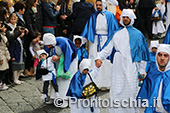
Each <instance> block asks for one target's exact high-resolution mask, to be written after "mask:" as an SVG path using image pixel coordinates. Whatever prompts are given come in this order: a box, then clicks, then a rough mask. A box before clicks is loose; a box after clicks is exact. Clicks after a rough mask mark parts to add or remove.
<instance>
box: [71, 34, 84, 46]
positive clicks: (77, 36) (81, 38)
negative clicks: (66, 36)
mask: <svg viewBox="0 0 170 113" xmlns="http://www.w3.org/2000/svg"><path fill="white" fill-rule="evenodd" d="M73 37H74V38H73V43H74V44H75V40H76V39H77V38H80V40H81V45H80V47H81V46H82V45H83V44H85V43H86V42H87V39H86V38H84V37H82V36H79V35H74V36H73Z"/></svg>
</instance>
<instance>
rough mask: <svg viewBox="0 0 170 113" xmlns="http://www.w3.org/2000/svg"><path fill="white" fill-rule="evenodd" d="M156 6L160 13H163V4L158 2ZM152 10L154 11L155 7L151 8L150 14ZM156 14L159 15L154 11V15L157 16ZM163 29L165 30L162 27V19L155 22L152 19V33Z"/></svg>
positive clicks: (163, 30) (162, 31) (161, 31)
mask: <svg viewBox="0 0 170 113" xmlns="http://www.w3.org/2000/svg"><path fill="white" fill-rule="evenodd" d="M157 7H158V8H159V10H160V11H161V13H162V14H164V12H165V5H162V4H158V5H157ZM154 11H155V9H153V11H152V14H153V12H154ZM158 16H159V14H158V13H156V14H155V17H158ZM165 31H166V30H165V27H164V24H163V21H162V20H159V21H157V22H155V21H153V23H152V33H153V34H158V33H164V32H165Z"/></svg>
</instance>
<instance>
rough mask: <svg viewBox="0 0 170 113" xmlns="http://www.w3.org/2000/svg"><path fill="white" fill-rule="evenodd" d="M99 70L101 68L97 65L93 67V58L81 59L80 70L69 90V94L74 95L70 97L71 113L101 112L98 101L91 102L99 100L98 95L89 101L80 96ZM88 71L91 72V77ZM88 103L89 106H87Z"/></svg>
mask: <svg viewBox="0 0 170 113" xmlns="http://www.w3.org/2000/svg"><path fill="white" fill-rule="evenodd" d="M98 72H99V69H98V68H97V67H93V68H92V69H91V59H83V60H82V61H81V63H80V65H79V71H78V72H77V73H76V74H75V75H74V77H73V78H72V81H71V83H70V87H69V90H68V92H67V95H69V96H71V97H74V98H72V99H70V101H71V102H70V113H99V107H98V106H97V103H95V102H94V103H90V104H89V102H90V101H91V100H93V101H94V100H96V101H97V98H96V95H94V96H92V97H91V98H90V99H89V102H87V101H84V100H83V98H81V97H79V96H81V93H82V89H83V87H85V86H86V85H88V84H89V83H91V82H92V81H91V79H92V80H93V79H95V78H96V77H97V76H98ZM88 73H89V74H90V76H91V79H90V77H89V75H88ZM76 88H78V89H76ZM86 100H87V99H86ZM83 101H84V102H83ZM88 104H89V106H87V107H86V105H88Z"/></svg>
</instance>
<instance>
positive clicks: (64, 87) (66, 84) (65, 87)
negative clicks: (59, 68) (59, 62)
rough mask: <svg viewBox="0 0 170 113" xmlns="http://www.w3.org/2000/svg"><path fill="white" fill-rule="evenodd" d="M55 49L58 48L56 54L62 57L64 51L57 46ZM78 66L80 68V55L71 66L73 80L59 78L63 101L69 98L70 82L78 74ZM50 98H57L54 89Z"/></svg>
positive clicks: (59, 89)
mask: <svg viewBox="0 0 170 113" xmlns="http://www.w3.org/2000/svg"><path fill="white" fill-rule="evenodd" d="M55 48H56V53H57V54H59V55H61V54H62V51H61V49H60V47H58V46H56V47H55ZM77 66H78V55H77V57H76V58H75V59H74V60H73V61H72V62H71V65H70V68H69V70H70V73H71V78H69V79H64V78H61V77H57V84H58V92H59V94H60V96H61V98H63V99H66V100H68V96H66V93H67V91H68V88H69V84H70V81H71V79H72V77H73V75H74V74H75V73H76V72H77ZM50 98H51V99H55V98H56V95H55V91H54V89H53V87H52V88H51V96H50Z"/></svg>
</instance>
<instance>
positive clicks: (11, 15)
mask: <svg viewBox="0 0 170 113" xmlns="http://www.w3.org/2000/svg"><path fill="white" fill-rule="evenodd" d="M12 17H15V18H16V20H18V17H17V15H16V13H11V14H10V15H9V18H8V22H10V19H11V18H12Z"/></svg>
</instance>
